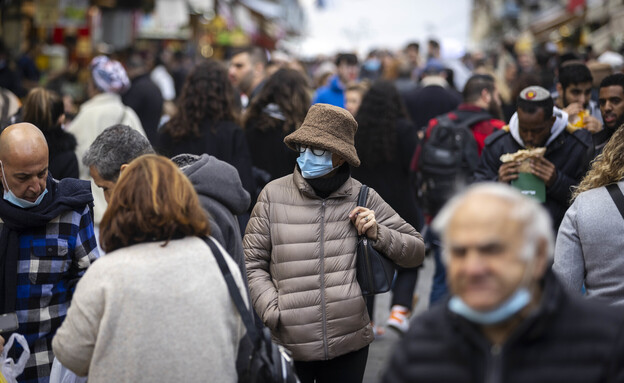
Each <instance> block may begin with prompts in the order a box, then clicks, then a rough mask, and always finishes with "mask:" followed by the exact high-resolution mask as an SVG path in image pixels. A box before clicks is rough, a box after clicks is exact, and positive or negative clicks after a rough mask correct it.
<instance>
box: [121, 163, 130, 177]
mask: <svg viewBox="0 0 624 383" xmlns="http://www.w3.org/2000/svg"><path fill="white" fill-rule="evenodd" d="M127 167H128V164H121V166H120V167H119V174H120V175H121V172H123V171H124V170H126V168H127Z"/></svg>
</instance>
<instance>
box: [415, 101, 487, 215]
mask: <svg viewBox="0 0 624 383" xmlns="http://www.w3.org/2000/svg"><path fill="white" fill-rule="evenodd" d="M455 114H457V115H458V119H456V120H453V119H451V118H450V117H449V115H448V114H444V115H442V116H439V117H437V120H438V123H437V125H435V126H434V127H433V129H432V131H431V136H430V137H429V138H428V139H427V140H426V141H424V142H423V144H422V145H421V148H420V156H419V159H418V166H417V172H418V173H417V175H416V180H417V181H416V182H417V185H416V187H417V190H418V192H419V196H420V197H421V203H422V205H423V207H424V208H425V211H426V212H427V213H428V214H430V215H432V216H435V215H436V214H437V213H438V211H440V209H441V208H442V206H444V204H445V203H446V202H447V201H448V200H449V199H450V198H451V197H452V196H453V195H454V194H455V193H457V192H458V191H461V190H462V189H463V188H465V187H466V185H468V184H470V183H471V182H472V177H473V173H474V171H475V170H476V168H477V165H478V163H479V152H478V149H477V141H476V140H475V138H474V136H473V134H472V131H471V130H470V126H471V125H473V124H475V123H477V122H479V121H483V120H489V119H491V118H492V116H490V114H488V113H486V112H479V113H470V114H467V113H466V114H464V113H461V114H460V113H459V112H455Z"/></svg>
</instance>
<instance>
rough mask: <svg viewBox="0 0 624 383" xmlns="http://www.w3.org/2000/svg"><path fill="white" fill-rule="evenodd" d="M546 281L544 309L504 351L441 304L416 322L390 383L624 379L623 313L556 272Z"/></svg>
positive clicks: (392, 366)
mask: <svg viewBox="0 0 624 383" xmlns="http://www.w3.org/2000/svg"><path fill="white" fill-rule="evenodd" d="M544 282H545V283H544V291H543V294H542V301H541V303H540V305H539V307H538V308H537V310H536V311H534V312H532V313H530V314H529V315H528V317H527V318H525V319H523V322H522V323H520V324H519V325H518V327H517V328H516V329H515V330H514V331H513V333H512V334H511V335H510V337H509V338H508V339H507V341H506V342H505V343H504V344H503V345H502V346H493V345H492V344H491V343H490V342H489V341H488V339H487V338H485V336H484V335H483V333H482V332H481V330H480V328H479V327H478V326H476V325H474V324H472V323H471V322H468V321H467V320H465V319H464V318H461V317H459V316H458V315H456V314H454V313H452V312H450V311H449V310H448V308H447V304H439V305H436V306H435V307H434V308H432V309H431V310H430V311H428V312H426V313H425V314H423V315H422V316H420V317H419V318H417V319H415V320H414V321H413V322H412V325H411V326H410V329H409V331H408V332H407V334H406V335H405V336H404V337H403V339H402V340H401V341H400V343H399V344H398V346H397V347H395V349H394V354H393V356H392V358H391V360H390V363H389V365H388V367H387V370H386V372H385V374H384V378H383V382H387V383H403V382H406V383H407V382H410V383H412V382H414V383H416V382H427V383H448V382H453V383H475V382H506V383H516V382H518V383H520V382H522V383H525V382H531V383H546V382H548V383H557V382H561V383H564V382H565V383H594V382H596V383H597V382H623V381H624V363H623V361H624V331H623V330H624V321H623V320H622V319H623V317H624V316H623V315H622V312H621V311H620V309H615V308H611V307H607V306H603V305H602V304H599V303H596V302H591V301H588V300H581V299H582V298H580V297H571V296H568V295H566V294H565V293H564V291H563V289H562V287H561V285H560V284H559V282H558V281H557V280H556V278H555V277H554V275H552V273H550V272H549V273H548V274H547V276H546V278H545V281H544Z"/></svg>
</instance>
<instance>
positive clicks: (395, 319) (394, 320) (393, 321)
mask: <svg viewBox="0 0 624 383" xmlns="http://www.w3.org/2000/svg"><path fill="white" fill-rule="evenodd" d="M409 317H410V311H409V310H408V309H407V307H405V306H400V305H394V306H392V310H391V311H390V318H388V320H387V321H386V326H388V327H390V328H391V329H393V330H395V331H398V332H399V333H401V334H404V333H406V332H407V329H408V328H409Z"/></svg>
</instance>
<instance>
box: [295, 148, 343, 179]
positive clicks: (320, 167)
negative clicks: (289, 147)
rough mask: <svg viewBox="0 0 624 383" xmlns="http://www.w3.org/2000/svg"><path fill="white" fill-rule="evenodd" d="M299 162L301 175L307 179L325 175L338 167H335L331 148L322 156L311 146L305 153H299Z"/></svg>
mask: <svg viewBox="0 0 624 383" xmlns="http://www.w3.org/2000/svg"><path fill="white" fill-rule="evenodd" d="M297 164H299V169H301V175H302V176H303V178H305V179H313V178H319V177H323V176H324V175H327V174H329V173H331V172H332V171H333V170H334V169H336V168H337V167H334V164H333V162H332V154H331V152H330V151H329V150H326V151H325V153H324V154H323V155H322V156H316V155H314V154H313V153H312V151H311V150H310V148H307V149H306V150H305V151H304V152H303V153H299V157H298V158H297Z"/></svg>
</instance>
